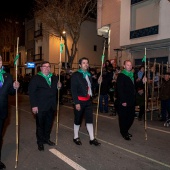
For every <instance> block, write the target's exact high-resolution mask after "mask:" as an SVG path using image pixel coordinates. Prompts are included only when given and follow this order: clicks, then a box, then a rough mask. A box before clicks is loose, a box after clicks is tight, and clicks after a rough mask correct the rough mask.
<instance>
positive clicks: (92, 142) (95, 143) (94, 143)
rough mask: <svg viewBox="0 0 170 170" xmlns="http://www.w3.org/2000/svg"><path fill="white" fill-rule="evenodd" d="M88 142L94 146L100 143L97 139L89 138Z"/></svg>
mask: <svg viewBox="0 0 170 170" xmlns="http://www.w3.org/2000/svg"><path fill="white" fill-rule="evenodd" d="M89 143H90V145H95V146H99V145H101V143H99V142H98V141H97V139H93V140H90V141H89Z"/></svg>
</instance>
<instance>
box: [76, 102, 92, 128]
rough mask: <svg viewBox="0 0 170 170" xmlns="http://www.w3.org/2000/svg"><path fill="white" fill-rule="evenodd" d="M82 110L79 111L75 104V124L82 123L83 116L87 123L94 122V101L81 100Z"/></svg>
mask: <svg viewBox="0 0 170 170" xmlns="http://www.w3.org/2000/svg"><path fill="white" fill-rule="evenodd" d="M80 106H81V110H80V111H78V110H76V108H75V105H74V124H75V125H81V123H82V121H83V117H85V123H93V105H92V101H91V100H88V101H80Z"/></svg>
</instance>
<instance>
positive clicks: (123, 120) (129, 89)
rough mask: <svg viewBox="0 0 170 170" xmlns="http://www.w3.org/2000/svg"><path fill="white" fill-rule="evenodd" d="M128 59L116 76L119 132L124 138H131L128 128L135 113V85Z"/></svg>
mask: <svg viewBox="0 0 170 170" xmlns="http://www.w3.org/2000/svg"><path fill="white" fill-rule="evenodd" d="M131 70H132V63H131V61H130V60H125V61H124V69H123V70H122V71H121V73H119V75H118V78H117V97H118V116H119V128H120V133H121V135H122V136H123V138H124V139H125V140H131V139H130V137H132V135H131V134H130V133H129V129H130V127H131V126H132V124H133V121H134V115H135V85H134V76H133V72H131Z"/></svg>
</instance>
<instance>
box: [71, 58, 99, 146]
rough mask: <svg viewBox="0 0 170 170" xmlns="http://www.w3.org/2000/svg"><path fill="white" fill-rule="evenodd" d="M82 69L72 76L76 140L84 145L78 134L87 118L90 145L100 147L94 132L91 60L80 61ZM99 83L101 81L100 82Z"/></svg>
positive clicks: (82, 59)
mask: <svg viewBox="0 0 170 170" xmlns="http://www.w3.org/2000/svg"><path fill="white" fill-rule="evenodd" d="M79 67H80V69H79V70H78V71H76V72H74V73H73V74H72V77H71V94H72V97H73V102H74V138H73V141H74V143H75V144H77V145H82V143H81V140H80V138H79V135H78V132H79V129H80V125H81V123H82V120H83V116H85V123H86V128H87V131H88V133H89V136H90V141H89V143H90V145H95V146H99V145H100V143H99V142H98V141H97V139H95V138H94V132H93V107H92V100H91V97H92V77H91V74H90V73H89V72H88V68H89V60H88V59H87V58H85V57H84V58H81V59H80V60H79ZM98 82H99V81H98Z"/></svg>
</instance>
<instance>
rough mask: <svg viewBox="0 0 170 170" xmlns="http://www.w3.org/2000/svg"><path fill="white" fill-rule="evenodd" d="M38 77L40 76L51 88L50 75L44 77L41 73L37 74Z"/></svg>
mask: <svg viewBox="0 0 170 170" xmlns="http://www.w3.org/2000/svg"><path fill="white" fill-rule="evenodd" d="M37 74H38V75H40V76H42V77H44V78H45V80H46V81H47V83H48V85H49V86H51V81H50V78H51V77H52V76H53V74H52V73H49V74H48V75H47V76H46V75H44V74H43V73H42V72H41V71H40V72H38V73H37Z"/></svg>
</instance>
